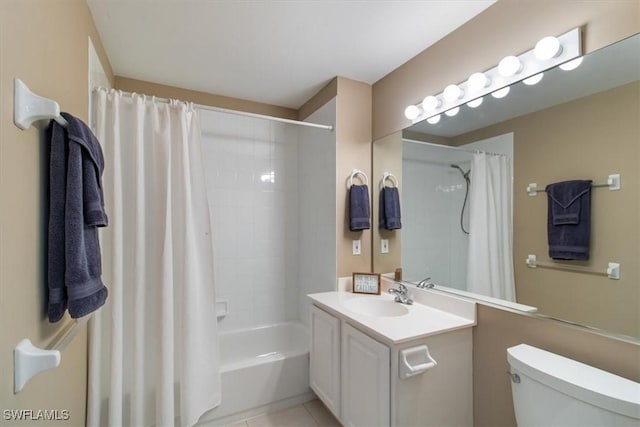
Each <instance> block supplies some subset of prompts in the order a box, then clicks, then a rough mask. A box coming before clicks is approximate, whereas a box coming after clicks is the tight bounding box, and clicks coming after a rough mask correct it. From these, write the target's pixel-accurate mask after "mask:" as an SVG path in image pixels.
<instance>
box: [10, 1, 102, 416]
mask: <svg viewBox="0 0 640 427" xmlns="http://www.w3.org/2000/svg"><path fill="white" fill-rule="evenodd" d="M88 37H91V39H92V40H93V43H94V45H95V46H96V49H97V50H98V52H99V53H100V56H101V58H102V59H103V62H104V64H105V67H104V68H105V69H106V70H107V73H109V77H110V78H112V75H111V69H110V67H109V64H108V62H107V61H105V58H106V56H105V54H104V51H103V49H102V46H101V43H100V39H99V37H98V35H97V32H96V30H95V27H94V24H93V20H92V18H91V15H90V13H89V9H88V7H87V5H86V3H85V1H83V0H48V1H39V0H3V1H2V2H0V119H1V122H0V123H1V124H0V194H2V200H3V201H2V209H0V337H1V339H0V410H2V411H4V410H12V409H16V410H18V409H32V410H34V411H37V410H38V409H48V410H55V409H57V410H68V411H69V414H70V417H71V418H70V420H68V421H59V422H53V421H47V422H43V421H34V422H24V421H23V422H19V424H20V425H32V424H35V425H75V426H81V425H84V422H85V407H86V381H87V378H86V371H87V366H86V360H87V349H86V332H85V331H82V332H81V333H80V334H79V335H78V336H77V337H76V338H75V340H74V341H73V342H72V343H71V344H70V345H69V347H67V348H66V349H65V350H64V351H63V353H62V363H61V365H60V367H58V368H57V369H54V370H51V371H48V372H45V373H42V374H40V375H38V376H36V377H35V378H33V379H32V380H31V381H29V383H28V384H27V385H26V387H25V388H24V390H23V391H22V392H21V393H19V394H17V395H14V394H13V348H14V347H15V345H16V344H17V343H18V342H19V341H20V340H21V339H23V338H29V339H31V341H32V342H33V343H34V344H35V345H37V346H46V345H47V344H48V343H49V341H50V340H51V338H53V336H55V335H56V333H57V331H59V330H60V328H61V325H62V324H63V323H64V321H61V322H60V323H57V324H54V325H51V324H50V323H49V322H48V320H46V318H45V305H44V304H45V303H44V301H45V296H46V294H45V286H46V282H45V280H46V273H45V267H44V265H45V264H44V257H45V254H46V252H45V242H46V240H45V235H46V226H45V223H44V222H45V219H46V212H47V204H46V202H45V198H46V176H45V175H44V174H45V171H46V162H47V158H46V144H47V142H46V141H42V140H41V138H40V135H39V132H38V130H37V129H35V128H30V129H28V130H26V131H22V130H19V129H18V128H17V127H16V126H14V125H13V79H14V78H16V77H18V78H20V79H22V80H23V81H24V82H25V83H26V84H27V85H28V86H29V87H30V88H31V89H32V90H33V91H34V92H36V93H38V94H40V95H42V96H46V97H49V98H52V99H54V100H56V101H58V102H59V104H60V106H61V108H62V110H64V111H68V112H70V113H72V114H74V115H76V116H78V117H80V118H82V119H83V120H85V121H86V120H87V116H88V74H89V70H88ZM65 320H67V319H65ZM9 424H10V425H16V424H18V423H17V422H15V421H9V420H6V419H5V417H4V412H3V414H2V416H1V417H0V425H9Z"/></svg>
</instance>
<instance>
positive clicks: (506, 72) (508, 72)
mask: <svg viewBox="0 0 640 427" xmlns="http://www.w3.org/2000/svg"><path fill="white" fill-rule="evenodd" d="M520 71H522V62H520V60H519V59H518V58H516V57H515V56H507V57H505V58H502V60H501V61H500V62H499V63H498V73H500V75H501V76H503V77H511V76H515V75H516V74H518V73H519V72H520Z"/></svg>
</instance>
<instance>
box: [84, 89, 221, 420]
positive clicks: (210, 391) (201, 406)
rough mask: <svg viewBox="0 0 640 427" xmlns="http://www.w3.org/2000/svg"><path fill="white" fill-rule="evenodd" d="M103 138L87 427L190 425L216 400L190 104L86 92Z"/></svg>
mask: <svg viewBox="0 0 640 427" xmlns="http://www.w3.org/2000/svg"><path fill="white" fill-rule="evenodd" d="M95 107H96V124H97V132H96V134H97V135H98V138H99V139H100V141H101V142H102V143H103V144H104V151H105V159H106V164H107V166H106V167H105V178H104V185H105V201H106V203H107V205H108V206H109V214H110V218H109V220H110V223H111V224H110V225H111V227H110V228H109V232H105V234H104V240H103V242H104V245H103V248H104V253H105V264H104V273H105V277H108V278H109V281H108V282H109V292H110V294H111V295H110V296H111V298H110V301H109V304H108V305H106V306H105V307H104V308H103V309H102V310H101V312H100V313H98V315H96V318H95V319H93V321H92V322H93V323H92V325H91V329H90V333H91V340H90V351H89V365H90V369H89V371H90V372H89V393H88V394H89V400H88V411H87V413H88V415H87V416H88V418H87V425H89V426H106V425H110V426H111V425H113V426H121V425H130V426H151V425H157V426H170V425H180V426H190V425H193V424H195V423H196V422H197V420H198V418H199V417H200V415H202V413H203V412H205V411H206V410H208V409H210V408H212V407H214V406H216V405H217V404H219V402H220V374H219V372H218V371H219V366H218V348H217V347H218V344H217V326H216V317H215V310H214V307H215V301H214V284H213V267H212V260H213V254H212V247H211V246H212V245H211V236H210V224H209V212H208V204H207V198H206V190H205V181H204V171H203V164H202V154H201V146H200V145H201V141H200V120H199V114H198V112H197V111H195V110H194V109H193V108H192V107H191V106H190V105H188V104H186V103H182V102H176V101H172V102H171V103H170V104H166V103H161V102H152V101H151V100H150V99H149V98H146V97H144V96H142V95H133V96H132V97H128V98H127V97H126V96H125V95H123V94H121V93H120V92H117V91H110V92H106V91H105V90H99V91H97V92H96V106H95Z"/></svg>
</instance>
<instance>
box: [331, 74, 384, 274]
mask: <svg viewBox="0 0 640 427" xmlns="http://www.w3.org/2000/svg"><path fill="white" fill-rule="evenodd" d="M337 93H338V97H337V103H336V173H337V175H338V176H337V177H336V215H337V216H336V221H337V227H336V232H337V236H336V244H337V255H338V259H337V262H338V277H345V276H351V274H352V273H353V272H370V271H371V229H369V230H363V231H358V232H352V231H349V216H348V211H347V206H348V205H347V199H348V191H347V181H348V179H349V176H350V175H351V171H352V170H353V169H360V170H361V171H363V172H364V173H366V174H367V176H368V178H369V200H371V188H372V181H375V178H372V176H371V86H370V85H368V84H366V83H362V82H357V81H354V80H350V79H346V78H344V77H338V91H337ZM372 226H373V224H372ZM356 239H360V240H361V241H362V247H361V254H360V255H352V250H351V249H352V241H353V240H356Z"/></svg>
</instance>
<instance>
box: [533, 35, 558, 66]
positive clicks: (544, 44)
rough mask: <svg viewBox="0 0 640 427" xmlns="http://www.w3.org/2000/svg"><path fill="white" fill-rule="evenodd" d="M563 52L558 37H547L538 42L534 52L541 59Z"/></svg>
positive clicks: (545, 59)
mask: <svg viewBox="0 0 640 427" xmlns="http://www.w3.org/2000/svg"><path fill="white" fill-rule="evenodd" d="M561 53H562V45H561V44H560V40H558V39H557V38H556V37H551V36H550V37H545V38H543V39H541V40H540V41H539V42H538V43H536V47H535V48H534V49H533V54H534V55H535V57H536V58H537V59H538V60H539V61H547V60H549V59H551V58H555V57H556V56H558V55H560V54H561Z"/></svg>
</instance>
